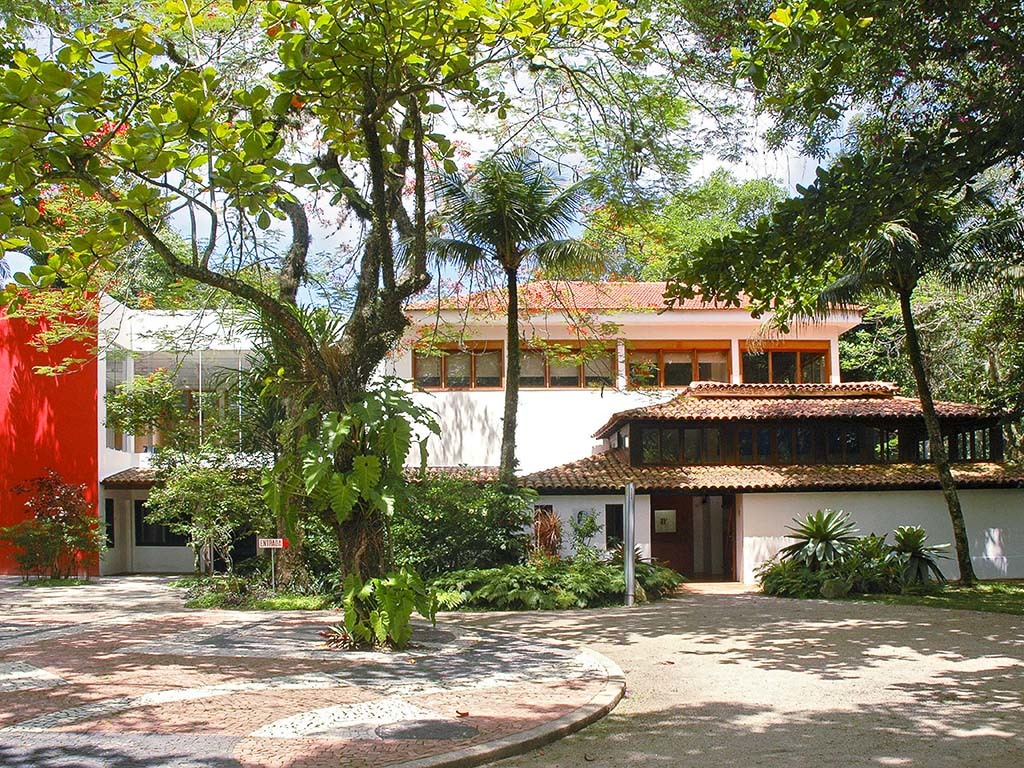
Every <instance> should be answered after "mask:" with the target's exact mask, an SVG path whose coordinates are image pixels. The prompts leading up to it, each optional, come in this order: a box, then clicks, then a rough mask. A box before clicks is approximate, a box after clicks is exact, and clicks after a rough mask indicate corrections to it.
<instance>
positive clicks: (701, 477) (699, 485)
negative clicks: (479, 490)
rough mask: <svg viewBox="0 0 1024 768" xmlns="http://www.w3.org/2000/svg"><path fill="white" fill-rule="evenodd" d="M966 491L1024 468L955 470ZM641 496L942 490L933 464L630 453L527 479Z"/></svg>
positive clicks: (1011, 478)
mask: <svg viewBox="0 0 1024 768" xmlns="http://www.w3.org/2000/svg"><path fill="white" fill-rule="evenodd" d="M953 475H954V477H955V478H956V480H957V483H958V484H959V485H960V487H962V488H1022V487H1024V467H1020V466H1013V465H1008V464H996V463H980V462H979V463H974V464H954V465H953ZM631 480H632V481H633V482H635V483H636V485H637V490H638V491H657V490H665V491H669V490H671V491H681V492H704V491H732V492H735V491H782V490H787V491H805V490H840V489H844V490H858V489H860V490H892V489H915V488H916V489H930V488H938V487H939V481H938V478H937V476H936V474H935V468H934V467H933V466H932V465H930V464H856V465H838V464H828V465H826V464H816V465H790V466H782V467H775V466H763V465H758V466H733V465H717V466H690V467H633V466H630V463H629V453H628V451H627V450H625V449H615V450H611V451H607V452H605V453H601V454H598V455H596V456H589V457H587V458H585V459H580V460H579V461H574V462H572V463H570V464H562V465H561V466H558V467H552V468H551V469H545V470H542V471H540V472H534V473H532V474H529V475H526V476H524V477H523V478H521V483H522V484H523V485H524V486H527V487H530V488H534V489H536V490H538V491H540V492H542V493H544V492H566V491H578V492H601V491H603V492H615V493H620V492H622V490H623V488H625V485H626V483H627V482H629V481H631Z"/></svg>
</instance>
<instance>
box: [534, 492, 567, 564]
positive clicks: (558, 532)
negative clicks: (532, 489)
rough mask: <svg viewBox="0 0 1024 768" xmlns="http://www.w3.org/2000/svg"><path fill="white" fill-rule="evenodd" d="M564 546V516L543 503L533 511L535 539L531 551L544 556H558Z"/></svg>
mask: <svg viewBox="0 0 1024 768" xmlns="http://www.w3.org/2000/svg"><path fill="white" fill-rule="evenodd" d="M561 548H562V518H561V517H559V516H558V513H557V512H555V510H554V508H553V507H551V506H550V505H547V504H542V505H540V506H538V507H535V508H534V512H533V541H532V544H531V553H537V554H538V555H541V556H543V557H557V555H558V551H559V550H560V549H561Z"/></svg>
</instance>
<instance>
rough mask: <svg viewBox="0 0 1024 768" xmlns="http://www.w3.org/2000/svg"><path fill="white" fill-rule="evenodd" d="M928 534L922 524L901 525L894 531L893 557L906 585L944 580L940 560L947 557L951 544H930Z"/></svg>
mask: <svg viewBox="0 0 1024 768" xmlns="http://www.w3.org/2000/svg"><path fill="white" fill-rule="evenodd" d="M927 540H928V534H926V533H925V530H924V528H921V527H920V526H916V525H915V526H907V525H901V526H899V527H898V528H897V529H896V530H895V531H894V532H893V547H892V553H891V555H892V559H893V561H894V562H895V563H897V564H898V566H899V568H900V569H901V571H902V574H903V585H904V587H910V588H913V587H917V586H921V585H926V584H928V582H930V581H932V580H933V579H934V580H935V581H938V582H943V581H945V580H946V577H945V576H943V575H942V570H941V569H940V568H939V563H938V560H939V559H940V558H944V557H946V554H945V552H944V551H945V550H947V549H949V544H939V545H935V546H928V545H927V544H925V542H926V541H927Z"/></svg>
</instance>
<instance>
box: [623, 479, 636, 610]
mask: <svg viewBox="0 0 1024 768" xmlns="http://www.w3.org/2000/svg"><path fill="white" fill-rule="evenodd" d="M623 518H624V519H623V521H622V528H623V531H622V533H623V534H624V535H623V538H624V539H625V541H623V542H622V562H623V564H624V566H625V568H626V574H625V575H626V606H627V607H629V606H631V605H633V601H634V600H635V599H636V485H635V484H633V483H631V482H630V483H626V504H625V507H624V508H623Z"/></svg>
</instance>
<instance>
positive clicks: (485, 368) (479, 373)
mask: <svg viewBox="0 0 1024 768" xmlns="http://www.w3.org/2000/svg"><path fill="white" fill-rule="evenodd" d="M476 386H478V387H500V386H501V352H498V351H497V350H495V351H493V352H478V353H477V355H476Z"/></svg>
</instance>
